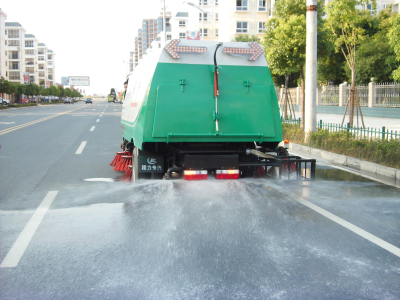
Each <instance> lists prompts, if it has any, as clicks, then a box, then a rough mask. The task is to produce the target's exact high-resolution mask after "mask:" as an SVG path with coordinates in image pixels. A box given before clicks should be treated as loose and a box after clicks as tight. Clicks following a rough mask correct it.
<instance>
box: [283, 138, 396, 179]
mask: <svg viewBox="0 0 400 300" xmlns="http://www.w3.org/2000/svg"><path fill="white" fill-rule="evenodd" d="M289 149H290V150H293V151H300V152H304V153H307V154H309V155H311V156H314V157H320V158H323V159H326V160H328V161H330V162H332V163H334V164H337V165H343V166H346V167H350V168H352V169H355V170H358V171H366V172H369V173H372V174H374V175H381V176H385V177H388V178H391V179H393V180H394V181H395V184H396V185H400V170H399V169H395V168H390V167H385V166H382V165H379V164H376V163H373V162H369V161H365V160H361V159H358V158H354V157H349V156H345V155H341V154H336V153H332V152H328V151H325V150H320V149H316V148H311V147H308V146H303V145H299V144H294V143H290V144H289Z"/></svg>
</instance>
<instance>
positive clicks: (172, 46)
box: [164, 40, 207, 58]
mask: <svg viewBox="0 0 400 300" xmlns="http://www.w3.org/2000/svg"><path fill="white" fill-rule="evenodd" d="M180 41H181V40H172V41H171V42H170V43H169V44H168V45H167V46H166V47H165V48H164V50H165V51H167V53H168V54H169V55H171V56H172V57H173V58H180V56H179V55H178V52H180V53H206V52H207V47H189V46H178V44H179V42H180Z"/></svg>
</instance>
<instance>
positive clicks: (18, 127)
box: [0, 107, 84, 135]
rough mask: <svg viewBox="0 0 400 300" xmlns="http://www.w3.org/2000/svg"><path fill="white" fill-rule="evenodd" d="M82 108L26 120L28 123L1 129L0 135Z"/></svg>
mask: <svg viewBox="0 0 400 300" xmlns="http://www.w3.org/2000/svg"><path fill="white" fill-rule="evenodd" d="M82 108H84V107H79V108H76V109H73V110H69V111H66V112H63V113H58V114H55V115H52V116H49V117H45V118H42V119H39V120H35V121H32V122H28V123H25V124H21V125H17V126H14V127H10V128H7V129H4V130H1V131H0V135H3V134H6V133H9V132H11V131H14V130H18V129H21V128H24V127H27V126H31V125H34V124H37V123H40V122H43V121H47V120H50V119H52V118H55V117H58V116H61V115H65V114H69V113H71V112H73V111H76V110H78V109H82Z"/></svg>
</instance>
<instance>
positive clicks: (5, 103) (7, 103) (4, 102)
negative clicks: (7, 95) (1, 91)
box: [0, 98, 10, 105]
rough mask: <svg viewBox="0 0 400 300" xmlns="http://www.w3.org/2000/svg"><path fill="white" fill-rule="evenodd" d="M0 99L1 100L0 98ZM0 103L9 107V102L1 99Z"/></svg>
mask: <svg viewBox="0 0 400 300" xmlns="http://www.w3.org/2000/svg"><path fill="white" fill-rule="evenodd" d="M0 99H1V98H0ZM1 103H3V105H9V104H10V100H7V99H1Z"/></svg>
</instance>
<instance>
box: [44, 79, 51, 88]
mask: <svg viewBox="0 0 400 300" xmlns="http://www.w3.org/2000/svg"><path fill="white" fill-rule="evenodd" d="M49 87H50V80H46V82H45V88H46V89H47V88H49Z"/></svg>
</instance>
